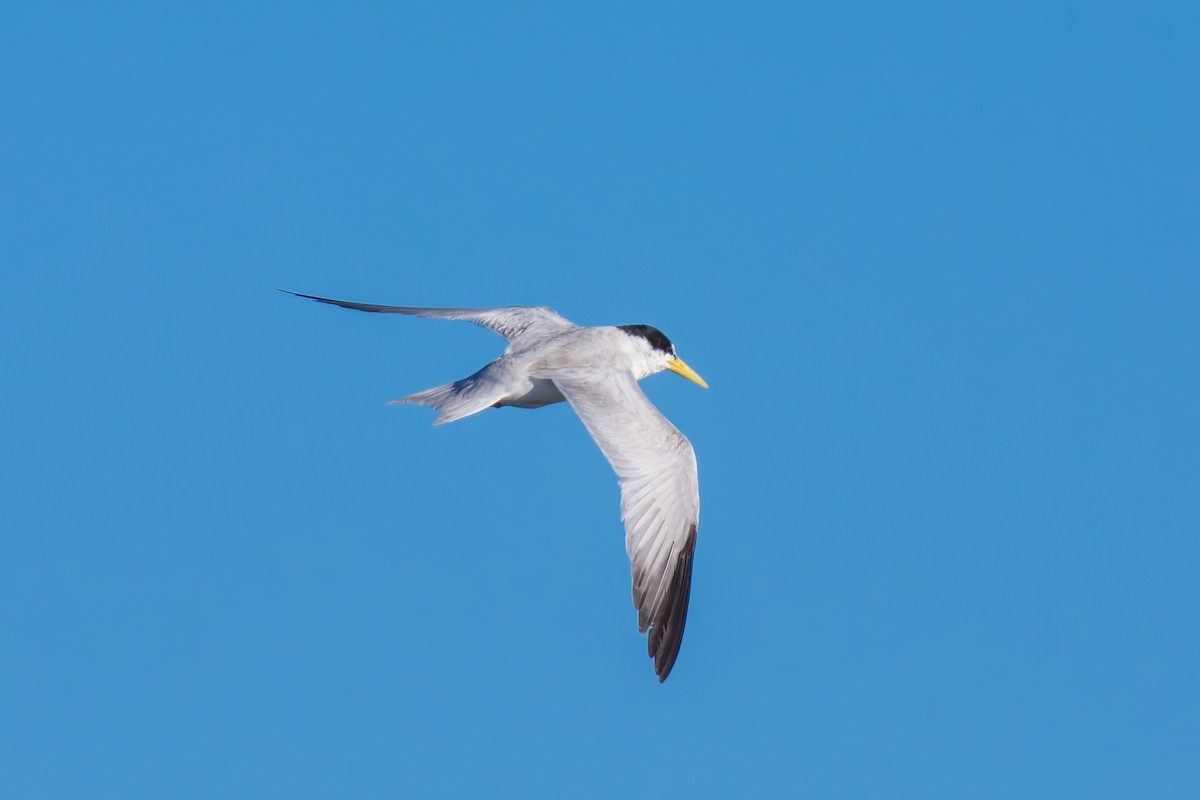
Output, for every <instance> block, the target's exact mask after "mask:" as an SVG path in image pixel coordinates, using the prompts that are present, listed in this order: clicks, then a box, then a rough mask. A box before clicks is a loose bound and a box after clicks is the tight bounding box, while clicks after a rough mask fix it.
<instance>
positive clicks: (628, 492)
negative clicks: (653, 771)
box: [546, 370, 700, 681]
mask: <svg viewBox="0 0 1200 800" xmlns="http://www.w3.org/2000/svg"><path fill="white" fill-rule="evenodd" d="M546 377H549V378H551V379H553V381H554V383H555V385H556V386H558V388H559V390H560V391H561V392H562V393H563V396H565V397H566V398H567V401H568V402H569V403H570V404H571V407H572V408H574V409H575V413H576V414H578V415H579V418H580V419H581V420H582V421H583V424H584V427H586V428H587V430H588V433H590V434H591V435H592V438H593V439H595V440H596V444H598V445H599V446H600V450H601V451H602V452H603V453H604V455H605V457H606V458H607V459H608V463H609V464H611V465H612V468H613V470H614V471H615V472H616V473H617V479H618V481H619V482H620V485H621V519H622V520H624V522H625V549H626V551H627V552H628V553H629V560H630V562H631V563H632V567H633V604H634V606H635V607H636V608H637V612H638V629H639V630H640V631H641V632H642V633H646V632H647V631H649V638H648V640H647V647H648V649H649V652H650V656H651V657H652V658H653V659H654V671H655V673H656V674H657V675H658V679H659V681H664V680H666V679H667V675H669V674H670V672H671V667H672V666H674V665H675V657H676V656H677V655H678V654H679V645H680V643H681V642H682V641H683V627H684V623H685V622H686V621H687V610H688V597H689V595H690V593H691V588H692V557H693V555H694V554H695V552H696V528H697V525H698V524H699V522H700V489H699V480H698V478H697V475H696V454H695V452H694V451H693V450H692V445H691V444H690V443H689V442H688V440H687V439H686V438H684V436H683V434H682V433H680V432H679V431H678V430H676V429H675V426H674V425H672V424H671V423H670V422H668V421H667V418H666V417H664V416H663V415H662V414H661V413H659V410H658V409H657V408H655V407H654V404H653V403H651V402H650V399H649V398H648V397H646V395H645V394H644V393H643V392H642V390H641V388H640V387H639V386H638V383H637V380H635V379H634V377H633V375H632V374H630V373H627V372H615V371H614V372H606V373H600V374H596V373H585V372H581V371H575V370H566V371H554V372H547V373H546Z"/></svg>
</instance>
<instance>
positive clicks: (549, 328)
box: [279, 289, 578, 342]
mask: <svg viewBox="0 0 1200 800" xmlns="http://www.w3.org/2000/svg"><path fill="white" fill-rule="evenodd" d="M279 291H281V292H285V293H287V294H290V295H294V296H296V297H303V298H305V299H308V300H316V301H317V302H318V303H329V304H330V305H334V306H341V307H342V308H352V309H354V310H355V311H373V312H377V313H380V314H407V315H408V316H412V317H431V318H433V319H461V320H465V321H467V322H474V323H475V324H476V325H479V326H480V327H483V328H487V329H488V330H489V331H491V332H492V333H495V334H498V335H499V336H502V337H504V338H505V339H507V340H508V341H510V342H511V341H514V340H516V339H517V338H518V337H521V336H524V335H526V334H533V335H537V336H542V335H546V334H551V333H559V332H561V331H565V330H569V329H571V328H575V327H578V326H577V325H576V324H575V323H573V322H571V321H570V320H568V319H565V318H563V317H560V316H559V315H558V314H556V313H555V312H554V311H553V310H552V309H549V308H546V307H545V306H500V307H497V308H414V307H411V306H380V305H374V304H372V303H352V302H350V301H349V300H331V299H330V298H328V297H316V296H315V295H311V294H300V293H299V292H292V291H288V290H287V289H280V290H279Z"/></svg>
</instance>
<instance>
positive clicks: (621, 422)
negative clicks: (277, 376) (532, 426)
mask: <svg viewBox="0 0 1200 800" xmlns="http://www.w3.org/2000/svg"><path fill="white" fill-rule="evenodd" d="M280 291H282V292H287V293H288V294H291V295H295V296H296V297H303V298H307V299H309V300H316V301H317V302H319V303H329V304H331V305H335V306H341V307H342V308H352V309H355V310H357V311H373V312H378V313H384V314H407V315H410V316H414V317H432V318H434V319H458V320H466V321H467V322H473V323H475V324H476V325H480V326H482V327H484V328H487V329H488V330H490V331H492V332H493V333H496V334H499V335H500V336H502V337H504V338H505V339H507V340H508V348H507V349H505V351H504V353H503V354H502V355H500V357H499V358H497V359H495V360H494V361H492V362H491V363H489V364H487V365H486V366H484V367H483V368H482V369H480V370H479V371H478V372H476V373H474V374H473V375H469V376H467V377H465V378H463V379H461V380H457V381H454V382H453V383H447V384H445V385H442V386H435V387H434V388H432V389H426V390H425V391H423V392H417V393H416V394H411V395H409V396H408V397H402V398H400V399H399V400H395V401H393V402H395V403H418V404H420V405H424V406H429V407H430V408H433V409H434V410H436V411H437V412H439V413H440V414H441V416H439V417H438V418H437V421H436V422H434V424H435V425H440V424H442V423H444V422H453V421H454V420H456V419H462V418H463V417H467V416H470V415H471V414H476V413H478V412H480V411H483V410H485V409H488V408H499V407H500V406H516V407H518V408H540V407H541V406H546V405H550V404H551V403H561V402H562V401H564V400H565V401H566V402H568V403H570V404H571V408H573V409H575V413H576V414H578V415H579V419H580V420H582V421H583V424H584V427H586V428H587V430H588V433H590V434H591V436H592V438H593V439H595V440H596V444H597V445H599V446H600V450H601V451H602V452H603V453H604V456H605V458H607V459H608V463H609V464H611V465H612V468H613V471H614V472H616V473H617V479H618V482H619V483H620V486H621V519H622V520H623V521H624V523H625V549H626V551H627V552H628V553H629V560H630V562H631V564H632V568H633V604H634V607H635V608H637V614H638V630H639V631H641V633H643V634H645V633H648V634H649V637H648V640H647V645H648V650H649V652H650V657H651V658H653V659H654V672H655V674H657V675H658V679H659V681H660V682H661V681H664V680H666V679H667V675H669V674H670V672H671V667H673V666H674V665H675V658H676V656H677V655H678V654H679V645H680V642H681V641H682V640H683V627H684V623H685V622H686V621H687V610H688V596H689V594H690V593H691V588H692V557H693V555H694V554H695V552H696V526H697V525H698V524H699V521H700V490H699V483H698V480H697V477H696V454H695V453H694V452H693V450H692V445H691V444H690V443H689V442H688V440H687V439H685V438H684V436H683V434H681V433H680V432H679V431H678V430H676V429H675V426H674V425H672V424H671V423H670V422H668V421H667V418H666V417H664V416H663V415H662V414H661V413H660V412H659V410H658V409H657V408H655V407H654V404H653V403H651V402H650V400H649V398H647V397H646V395H645V394H643V393H642V390H641V389H640V388H639V387H638V381H639V380H641V379H642V378H645V377H646V376H648V375H653V374H654V373H656V372H662V371H663V370H670V371H672V372H674V373H675V374H677V375H681V376H683V377H684V378H687V379H688V380H690V381H692V382H693V383H697V384H699V385H701V386H704V387H707V386H708V384H706V383H705V382H704V380H703V379H702V378H701V377H700V376H699V375H697V374H696V373H695V372H694V371H693V370H692V368H691V367H689V366H688V365H687V364H685V363H683V360H682V359H680V358H679V356H677V355H676V354H675V345H673V344H671V340H670V339H668V338H667V337H666V336H664V335H663V333H662V332H661V331H660V330H658V329H657V328H654V327H651V326H650V325H618V326H616V327H591V328H585V327H580V326H579V325H576V324H575V323H573V322H571V321H569V320H567V319H564V318H563V317H560V316H559V315H558V314H556V313H555V312H554V311H552V310H550V309H549V308H546V307H544V306H506V307H500V308H411V307H408V306H380V305H372V304H369V303H351V302H348V301H345V300H331V299H329V298H327V297H314V296H313V295H309V294H299V293H297V292H289V291H288V290H286V289H280Z"/></svg>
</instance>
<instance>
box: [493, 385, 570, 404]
mask: <svg viewBox="0 0 1200 800" xmlns="http://www.w3.org/2000/svg"><path fill="white" fill-rule="evenodd" d="M530 383H531V387H530V389H529V391H527V392H525V393H524V394H521V395H515V396H512V395H510V396H509V397H505V398H504V399H503V400H501V401H500V402H498V403H496V405H497V406H516V407H517V408H541V407H542V406H548V405H550V404H551V403H561V402H563V401H564V400H566V399H567V398H565V397H563V396H562V392H560V391H559V390H558V387H557V386H555V385H554V381H548V380H543V379H540V378H535V379H534V380H532V381H530Z"/></svg>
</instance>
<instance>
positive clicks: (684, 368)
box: [667, 358, 708, 389]
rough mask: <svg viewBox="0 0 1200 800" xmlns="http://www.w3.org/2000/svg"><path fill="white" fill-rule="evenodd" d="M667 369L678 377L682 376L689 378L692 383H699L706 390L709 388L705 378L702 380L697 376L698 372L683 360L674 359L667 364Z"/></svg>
mask: <svg viewBox="0 0 1200 800" xmlns="http://www.w3.org/2000/svg"><path fill="white" fill-rule="evenodd" d="M667 369H669V370H671V372H674V373H675V374H676V375H681V376H683V377H684V378H687V379H688V380H689V381H691V382H692V383H698V384H700V385H701V386H703V387H704V388H705V389H707V388H708V384H707V383H705V382H704V378H701V377H700V376H699V375H697V374H696V370H694V369H692V368H691V367H689V366H688V365H687V364H685V363H683V359H682V358H672V359H671V360H670V361H668V362H667Z"/></svg>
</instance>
